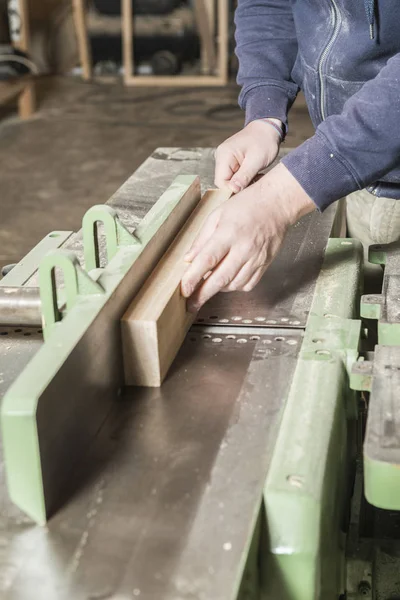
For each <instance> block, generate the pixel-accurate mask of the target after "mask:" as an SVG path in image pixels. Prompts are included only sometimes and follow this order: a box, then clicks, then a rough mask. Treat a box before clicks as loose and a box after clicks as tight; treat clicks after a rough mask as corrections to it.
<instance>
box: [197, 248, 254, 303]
mask: <svg viewBox="0 0 400 600" xmlns="http://www.w3.org/2000/svg"><path fill="white" fill-rule="evenodd" d="M242 264H243V259H242V258H241V257H240V255H237V254H234V253H233V252H230V253H229V254H227V256H225V258H224V260H223V261H222V262H221V263H220V264H219V265H218V267H217V268H216V269H214V271H213V272H212V274H211V275H210V277H208V279H206V281H204V283H202V285H200V286H199V287H198V288H197V289H196V291H195V292H194V293H193V295H192V296H191V298H190V299H189V301H188V310H189V311H190V312H194V313H196V312H198V311H199V310H200V308H201V307H202V306H203V304H205V303H206V302H207V301H208V300H209V299H210V298H212V297H213V296H215V294H218V292H219V291H221V290H222V289H223V288H225V287H227V286H228V285H229V283H230V282H231V281H232V280H233V279H234V278H235V277H236V274H237V273H238V272H239V271H240V269H241V267H242Z"/></svg>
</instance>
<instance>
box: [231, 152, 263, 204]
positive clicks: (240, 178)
mask: <svg viewBox="0 0 400 600" xmlns="http://www.w3.org/2000/svg"><path fill="white" fill-rule="evenodd" d="M263 168H264V157H260V156H259V155H258V154H257V153H254V152H248V153H247V154H246V156H245V158H244V160H243V162H242V164H241V166H240V168H239V169H238V171H237V173H236V174H235V175H234V176H233V177H232V179H231V181H230V182H229V184H228V187H229V189H231V190H232V192H234V193H235V194H237V193H238V192H241V191H242V190H244V188H246V187H247V186H248V185H249V184H250V183H251V182H252V180H253V179H254V177H255V176H256V175H257V173H258V172H259V171H260V170H261V169H263Z"/></svg>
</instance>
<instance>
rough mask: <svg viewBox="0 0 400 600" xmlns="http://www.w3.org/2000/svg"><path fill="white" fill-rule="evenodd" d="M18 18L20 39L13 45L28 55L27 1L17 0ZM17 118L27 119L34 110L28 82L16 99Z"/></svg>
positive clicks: (31, 89) (31, 87) (32, 94)
mask: <svg viewBox="0 0 400 600" xmlns="http://www.w3.org/2000/svg"><path fill="white" fill-rule="evenodd" d="M19 16H20V22H21V25H20V32H21V33H20V39H19V42H18V43H17V44H15V45H16V46H17V47H18V48H19V49H20V50H22V51H23V52H26V53H27V54H28V55H30V49H31V33H30V23H29V11H28V1H27V0H19ZM18 109H19V116H20V117H21V119H29V117H31V116H32V115H33V113H34V112H35V110H36V91H35V83H34V81H33V80H30V81H29V83H27V84H26V85H25V86H24V88H23V90H22V92H21V94H20V95H19V98H18Z"/></svg>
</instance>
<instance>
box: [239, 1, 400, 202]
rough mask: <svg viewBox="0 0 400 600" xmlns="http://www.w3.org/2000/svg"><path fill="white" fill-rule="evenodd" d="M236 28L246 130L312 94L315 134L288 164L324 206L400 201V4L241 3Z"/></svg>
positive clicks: (310, 105)
mask: <svg viewBox="0 0 400 600" xmlns="http://www.w3.org/2000/svg"><path fill="white" fill-rule="evenodd" d="M235 22H236V42H237V50H236V52H237V55H238V58H239V65H240V66H239V74H238V83H239V85H241V86H242V90H241V93H240V97H239V103H240V105H241V107H242V108H243V109H245V111H246V123H249V122H251V121H253V120H255V119H260V118H264V117H275V118H278V119H280V120H281V121H282V122H283V123H284V125H285V126H286V125H287V113H288V110H289V109H290V107H291V105H292V103H293V101H294V99H295V97H296V95H297V93H298V91H299V89H301V90H302V91H303V92H304V94H305V97H306V100H307V105H308V108H309V112H310V115H311V119H312V122H313V124H314V126H315V128H316V131H315V135H314V136H313V137H312V138H310V139H309V140H307V141H306V142H304V143H303V144H301V146H299V147H298V148H296V149H295V150H293V151H292V152H291V153H290V154H288V155H287V156H286V157H285V158H284V159H283V160H282V162H283V163H284V164H285V166H286V167H287V168H288V169H289V171H290V172H291V173H292V174H293V175H294V177H295V178H296V179H297V181H298V182H299V183H300V184H301V186H302V187H303V189H304V190H305V191H306V192H307V194H308V195H309V196H310V198H311V199H312V200H313V201H314V202H315V204H316V205H317V207H318V208H319V209H320V210H323V209H325V208H326V207H327V206H329V205H330V204H331V203H332V202H334V201H335V200H338V199H339V198H341V197H343V196H345V195H347V194H349V193H351V192H354V191H356V190H359V189H363V188H367V189H368V190H369V191H370V192H371V193H373V194H375V195H376V196H382V197H388V198H395V199H400V0H379V1H378V0H364V1H363V0H239V2H238V8H237V10H236V17H235Z"/></svg>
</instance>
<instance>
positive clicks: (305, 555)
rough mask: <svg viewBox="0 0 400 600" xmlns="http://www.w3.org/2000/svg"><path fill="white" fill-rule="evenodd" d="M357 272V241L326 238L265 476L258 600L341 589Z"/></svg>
mask: <svg viewBox="0 0 400 600" xmlns="http://www.w3.org/2000/svg"><path fill="white" fill-rule="evenodd" d="M361 270H362V248H361V244H359V243H358V242H356V241H354V240H336V239H332V240H330V241H329V243H328V247H327V250H326V257H325V261H324V264H323V267H322V271H321V274H320V276H319V279H318V282H317V287H316V291H315V295H314V302H313V305H312V309H311V312H310V315H309V319H308V323H307V328H306V331H305V337H304V341H303V345H302V349H301V352H300V357H299V360H298V364H297V367H296V372H295V376H294V380H293V383H292V386H291V391H290V394H289V397H288V401H287V404H286V407H285V411H284V414H283V418H282V422H281V425H280V430H279V434H278V439H277V442H276V446H275V449H274V453H273V458H272V463H271V467H270V470H269V473H268V476H267V480H266V483H265V490H264V510H265V515H266V527H267V536H266V537H267V541H266V542H265V543H264V547H263V549H262V561H263V572H264V573H265V576H264V578H263V586H262V598H263V599H265V600H273V599H274V600H275V599H276V598H279V600H311V599H315V600H317V599H318V600H319V599H321V600H322V599H324V600H327V599H332V600H333V599H337V597H338V595H339V594H340V593H341V591H342V590H343V580H344V543H343V539H344V536H343V533H342V526H343V514H344V508H345V501H346V498H347V495H348V494H349V493H350V492H349V481H350V477H348V473H349V464H348V461H349V458H348V457H349V455H351V443H350V442H349V440H351V435H350V434H351V431H352V427H353V425H354V422H355V417H356V410H355V397H354V393H353V392H351V391H349V384H348V380H349V369H350V365H351V364H352V363H353V362H354V361H355V360H356V358H357V355H358V346H359V340H360V331H361V322H360V321H359V320H355V318H356V317H357V316H358V315H357V313H356V311H357V298H358V296H359V290H360V282H361Z"/></svg>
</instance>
